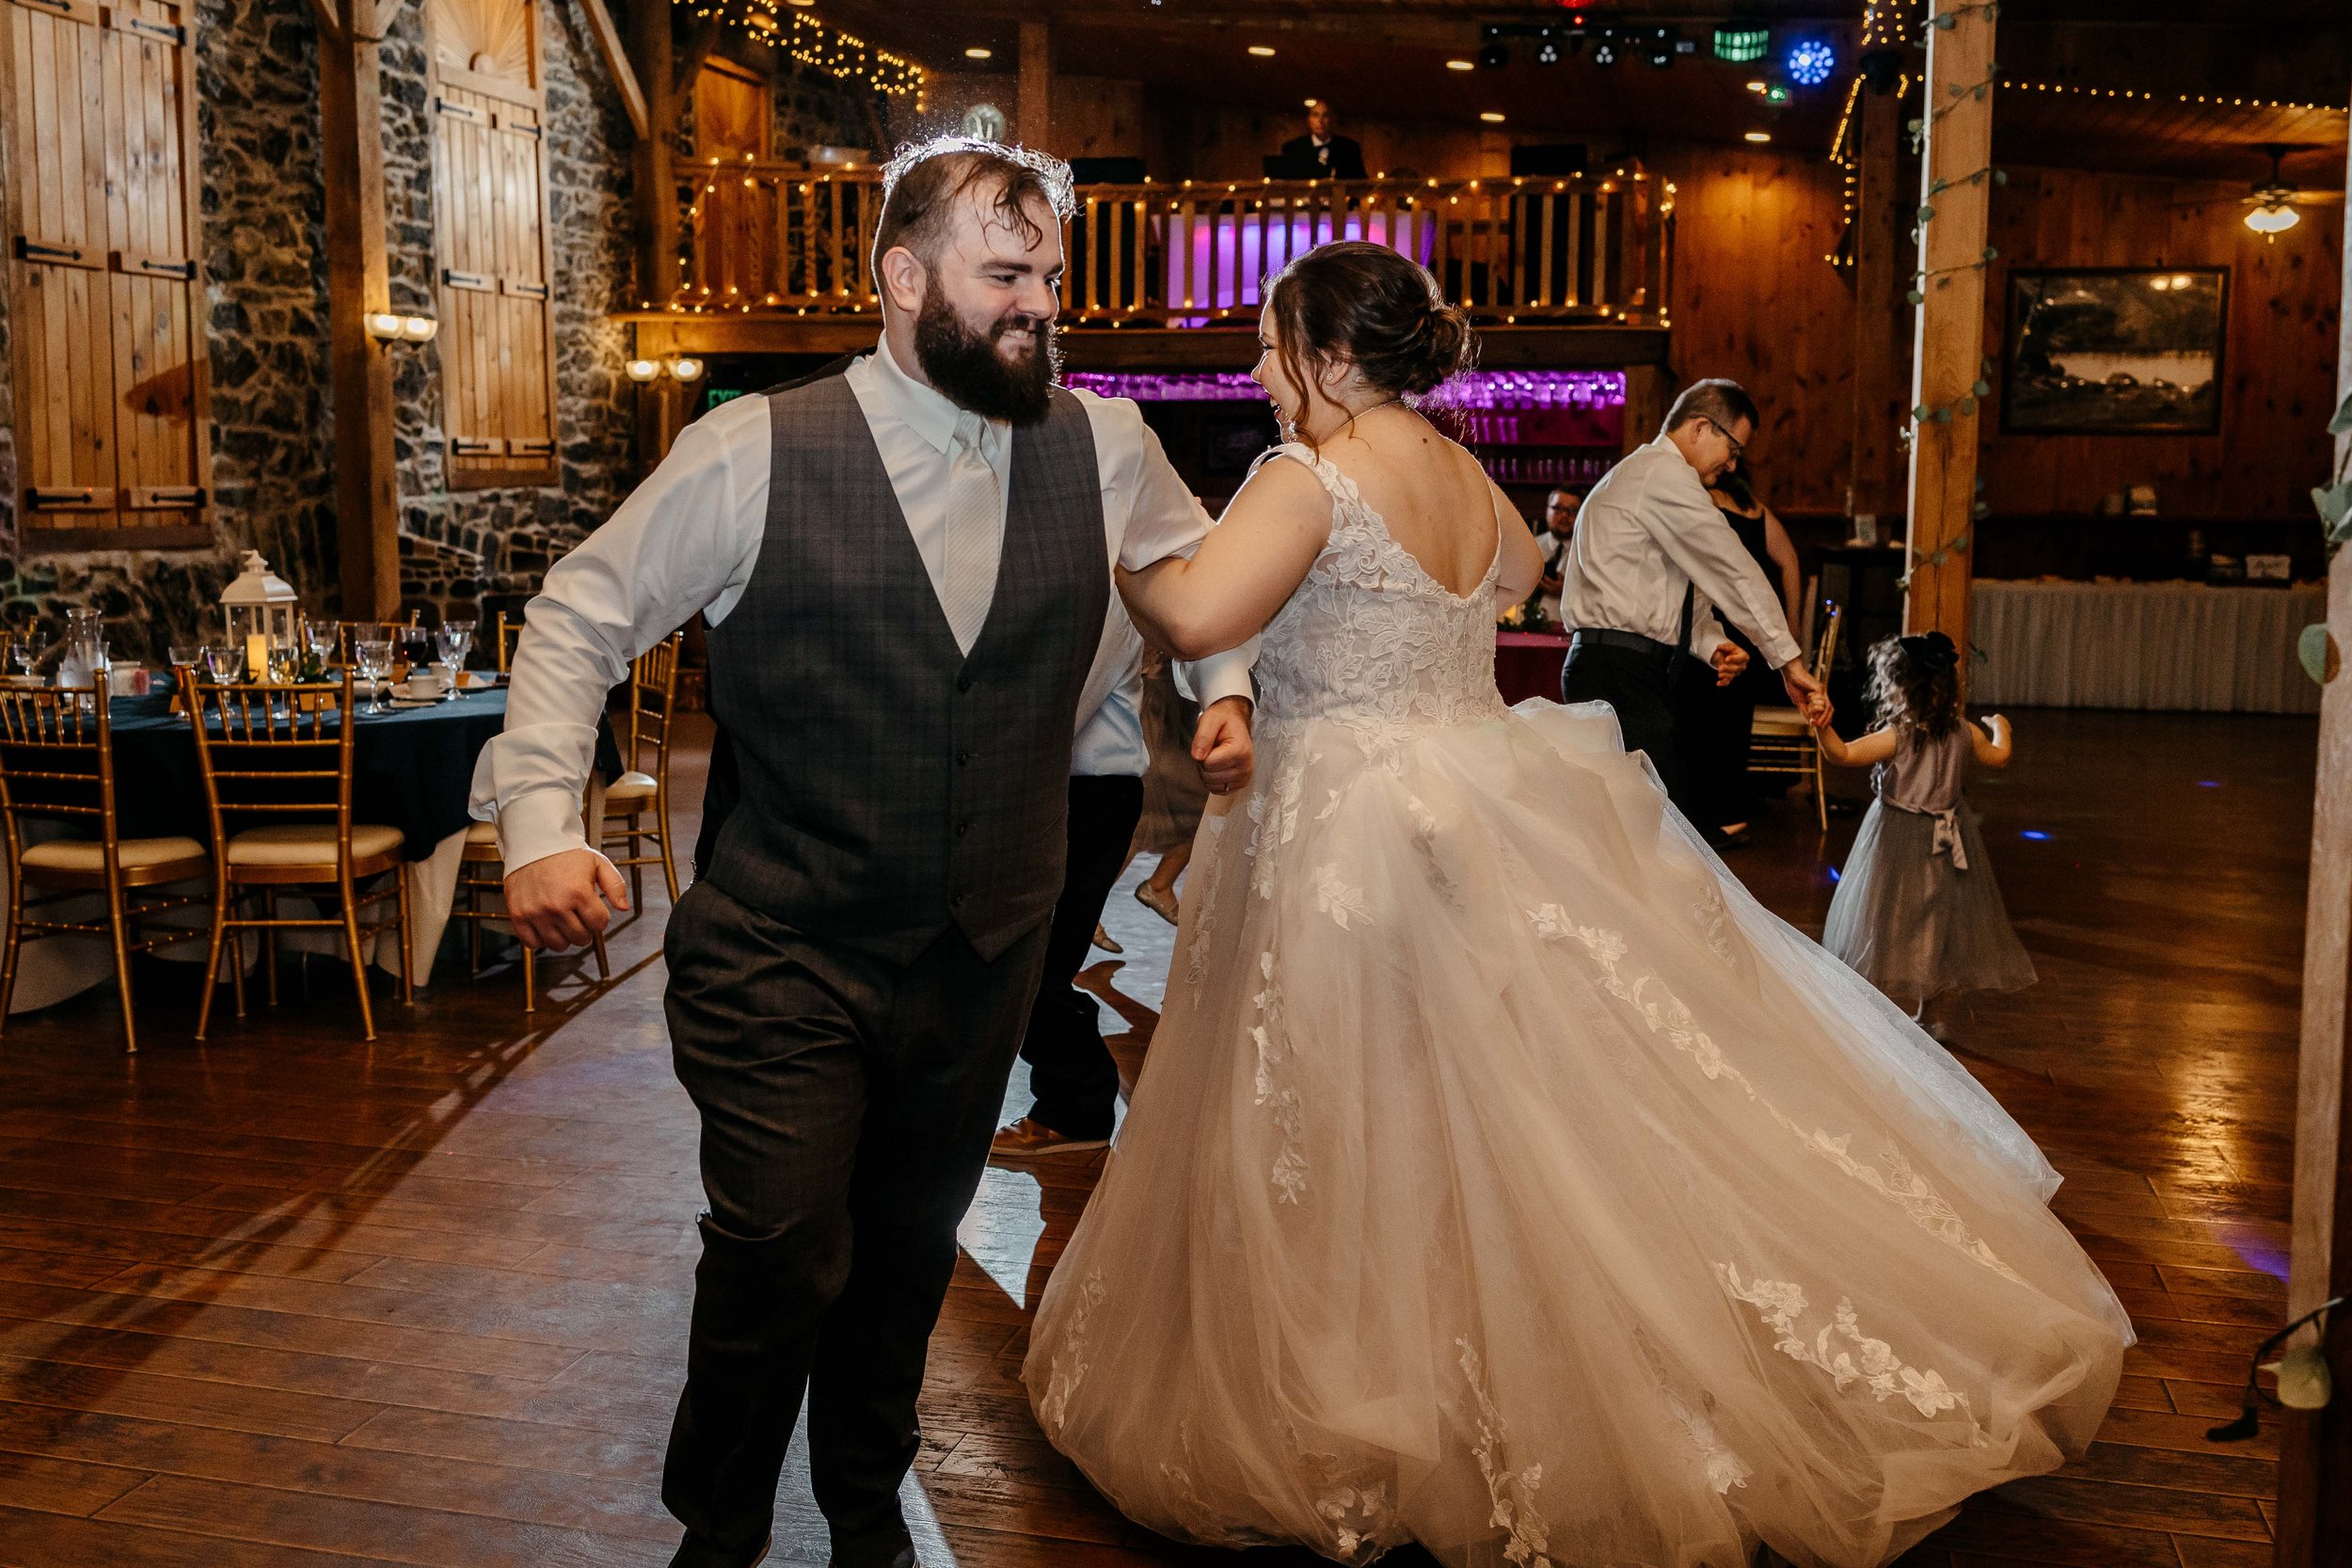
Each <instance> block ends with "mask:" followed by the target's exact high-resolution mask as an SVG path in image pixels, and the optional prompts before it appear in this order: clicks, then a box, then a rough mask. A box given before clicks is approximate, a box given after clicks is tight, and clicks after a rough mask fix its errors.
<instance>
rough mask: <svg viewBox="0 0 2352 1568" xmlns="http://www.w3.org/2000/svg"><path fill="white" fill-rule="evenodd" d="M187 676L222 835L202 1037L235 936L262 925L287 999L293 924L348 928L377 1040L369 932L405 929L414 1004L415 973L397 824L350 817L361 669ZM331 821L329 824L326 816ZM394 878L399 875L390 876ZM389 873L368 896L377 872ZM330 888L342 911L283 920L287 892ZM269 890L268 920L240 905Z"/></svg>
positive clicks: (241, 995) (200, 1018)
mask: <svg viewBox="0 0 2352 1568" xmlns="http://www.w3.org/2000/svg"><path fill="white" fill-rule="evenodd" d="M180 678H181V680H182V681H183V682H184V683H186V689H187V690H188V693H189V704H188V713H189V721H190V722H189V727H190V728H191V729H193V730H194V731H195V732H196V755H197V762H198V765H199V770H200V771H201V772H202V774H203V776H204V802H205V806H206V808H207V809H208V810H209V812H210V814H211V817H212V833H213V875H214V893H213V951H212V958H211V959H210V962H209V963H208V965H207V967H206V970H205V980H204V1000H203V1002H202V1004H201V1005H200V1006H199V1008H198V1010H197V1021H196V1037H197V1038H198V1039H199V1040H200V1039H202V1038H203V1037H204V1031H205V1029H206V1027H207V1026H208V1025H209V1024H210V1022H211V1021H212V1012H213V995H214V992H215V991H216V990H218V989H219V986H220V950H221V944H222V942H224V941H226V940H227V939H228V938H229V937H230V933H232V932H236V931H245V930H256V931H260V932H262V934H263V940H264V941H265V942H267V943H268V944H269V987H270V990H269V996H270V1000H271V1001H272V1002H275V1001H277V1000H278V962H277V938H276V933H277V932H278V931H281V930H289V929H295V928H327V929H333V930H340V931H341V932H342V936H343V942H344V944H345V946H346V947H347V948H348V949H349V952H350V957H351V973H352V977H353V979H354V980H355V981H357V982H358V989H359V1022H360V1027H361V1028H362V1030H363V1031H364V1032H365V1034H366V1037H368V1038H369V1039H373V1038H375V1009H374V1007H373V1004H372V1003H371V1002H370V1000H369V997H368V960H367V953H366V950H365V949H364V948H362V947H361V945H360V942H359V939H360V937H361V936H362V935H366V936H376V935H378V934H380V933H381V932H383V931H384V930H386V929H388V928H391V929H395V930H396V931H397V932H398V936H399V940H400V953H401V965H400V999H401V1001H402V1002H403V1003H409V1002H413V1001H414V1000H415V991H414V990H413V988H412V986H411V983H410V976H409V973H408V972H409V970H410V969H412V968H413V967H414V964H413V963H412V961H411V959H412V957H413V955H412V952H411V949H410V947H409V944H408V878H407V875H406V873H405V867H404V863H403V860H402V855H401V847H402V844H403V842H404V840H403V837H402V834H401V831H400V830H399V829H398V828H391V827H385V826H382V825H380V824H376V823H355V822H353V821H352V819H351V764H352V753H353V749H354V746H355V743H356V732H357V730H358V724H357V722H356V721H355V720H354V717H353V714H354V709H353V707H352V702H351V673H350V671H349V670H345V671H344V672H343V676H342V681H341V682H340V683H336V682H320V683H316V684H310V685H300V686H256V685H252V684H237V685H230V686H199V685H197V684H196V682H195V680H194V672H192V671H186V670H183V671H181V672H180ZM271 817H278V818H286V817H293V818H295V820H291V821H285V820H281V821H279V822H278V823H276V824H274V825H266V826H261V827H252V828H246V829H245V830H243V831H242V832H235V833H231V832H230V831H229V825H230V822H231V821H232V820H234V821H243V820H245V819H246V818H261V819H262V820H263V821H264V822H267V820H268V819H269V818H271ZM322 817H324V818H326V820H323V821H322V820H320V818H322ZM388 874H389V875H388ZM378 877H382V878H386V880H384V881H381V882H378V883H377V884H376V885H375V886H374V887H373V888H371V889H369V890H368V891H366V892H364V893H363V892H361V891H360V889H359V884H360V883H361V882H362V881H365V880H367V879H371V878H378ZM288 887H307V888H314V889H324V888H332V889H333V892H334V896H335V898H336V902H337V905H338V908H337V911H336V913H335V914H333V915H325V916H319V917H315V918H310V919H294V918H281V917H280V916H279V915H278V896H277V895H278V890H279V889H281V888H288ZM248 889H251V890H254V891H257V892H259V893H260V894H261V895H262V914H261V916H260V917H259V918H255V917H251V916H247V915H244V914H242V913H239V912H236V911H239V910H241V909H242V907H243V904H242V900H243V897H244V895H245V893H246V890H248ZM387 901H390V902H392V903H393V904H394V905H395V912H394V913H393V914H392V915H391V916H389V917H386V916H383V915H376V916H373V918H371V919H367V920H362V919H361V918H360V917H359V911H361V910H363V909H366V910H374V909H377V908H380V907H381V906H382V905H383V904H384V903H386V902H387ZM243 959H244V954H243V953H242V952H239V953H237V954H236V955H234V960H235V961H232V962H231V964H230V974H231V976H232V978H233V983H234V985H235V988H236V998H237V1016H238V1017H239V1018H243V1017H245V964H244V961H243Z"/></svg>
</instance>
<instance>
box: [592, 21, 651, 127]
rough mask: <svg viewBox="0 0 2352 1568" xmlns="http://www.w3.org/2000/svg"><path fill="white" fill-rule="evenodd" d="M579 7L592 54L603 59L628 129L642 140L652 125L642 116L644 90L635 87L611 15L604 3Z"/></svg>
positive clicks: (631, 68)
mask: <svg viewBox="0 0 2352 1568" xmlns="http://www.w3.org/2000/svg"><path fill="white" fill-rule="evenodd" d="M580 8H581V9H583V10H585V11H586V12H587V13H588V30H589V31H590V32H591V33H594V34H595V35H596V53H597V54H599V55H603V56H604V68H605V70H607V71H611V72H612V85H613V86H614V87H618V88H619V89H620V92H621V106H622V107H623V108H625V109H627V110H628V126H629V129H630V130H632V131H634V132H636V133H637V139H638V140H639V141H644V139H645V138H646V137H647V136H649V135H653V123H652V121H651V119H649V118H648V117H647V115H646V113H645V89H644V88H643V87H639V86H638V85H637V71H636V69H635V68H634V67H632V66H631V65H630V64H629V63H628V50H626V49H624V48H622V47H621V30H620V29H619V28H618V27H615V26H613V25H612V12H611V11H609V10H607V9H606V8H605V4H604V0H580Z"/></svg>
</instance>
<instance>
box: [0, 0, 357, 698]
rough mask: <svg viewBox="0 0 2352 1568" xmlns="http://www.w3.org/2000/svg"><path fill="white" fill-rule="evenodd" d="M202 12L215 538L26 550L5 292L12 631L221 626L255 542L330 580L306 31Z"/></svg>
mask: <svg viewBox="0 0 2352 1568" xmlns="http://www.w3.org/2000/svg"><path fill="white" fill-rule="evenodd" d="M196 23H197V28H198V32H197V55H196V81H197V92H198V104H197V125H198V135H199V145H200V147H201V150H202V157H203V160H204V162H203V169H204V193H203V208H202V215H203V243H204V252H205V254H204V291H203V296H202V301H201V305H200V309H201V311H202V321H203V326H204V330H205V332H206V335H207V338H208V341H209V342H210V346H211V353H212V381H213V394H212V398H213V407H212V416H213V431H212V439H213V467H212V487H213V490H214V493H215V497H216V504H215V508H214V514H213V516H214V527H215V544H214V546H212V547H211V548H209V549H189V550H108V551H92V552H87V553H75V554H38V555H26V554H24V553H23V552H22V551H21V550H20V548H19V543H18V536H17V515H16V505H17V499H18V496H19V494H20V489H19V483H18V479H17V475H16V472H15V465H14V462H13V456H14V452H13V447H12V444H10V443H12V440H13V426H14V419H15V409H14V406H13V401H12V400H13V391H14V373H13V370H12V367H11V365H10V362H9V359H8V351H9V342H8V322H7V298H6V291H5V290H0V478H4V479H5V480H6V487H5V493H0V620H5V621H6V623H7V624H8V626H9V627H10V628H11V630H12V631H21V630H22V629H23V628H24V626H26V625H27V624H28V623H40V625H41V626H42V628H43V631H44V632H45V634H46V635H48V636H54V635H56V627H57V625H58V624H59V623H60V622H61V620H62V617H63V615H64V613H65V611H66V610H69V609H73V608H76V607H81V606H92V607H95V608H97V609H99V610H102V611H103V612H104V613H105V614H106V616H107V617H108V618H109V620H110V621H112V622H114V623H115V625H114V640H115V642H116V645H117V648H118V650H119V651H123V652H128V653H130V654H132V655H133V656H135V657H143V658H155V657H161V656H162V655H163V653H164V652H165V650H166V648H167V644H168V643H170V642H175V641H188V640H189V639H190V638H191V637H192V636H194V635H195V634H197V633H199V632H201V631H202V630H204V629H205V628H207V627H208V626H212V625H213V624H214V623H215V619H216V613H217V612H216V611H215V610H213V606H214V605H215V602H216V601H217V600H218V598H219V596H220V590H221V588H222V586H223V585H224V584H225V583H227V581H228V580H229V578H230V577H232V576H233V575H235V570H236V568H235V562H236V559H237V554H238V552H239V551H240V550H243V549H245V548H247V547H258V548H260V549H261V550H262V551H263V552H264V553H265V554H267V555H268V556H269V558H270V560H271V562H272V563H273V564H274V565H275V566H276V567H277V568H278V572H279V574H280V575H282V576H283V577H284V578H286V579H287V580H288V581H289V582H292V583H293V584H294V586H295V587H297V588H299V589H302V590H303V591H304V593H305V595H306V597H312V596H314V595H316V594H321V593H324V592H326V590H327V589H328V588H329V587H330V586H331V584H332V583H333V581H334V575H335V555H334V550H335V537H334V526H333V499H332V491H333V482H332V480H331V478H330V476H329V473H328V469H327V466H326V465H327V453H328V452H329V451H331V450H332V446H333V439H334V422H333V415H332V413H331V411H330V409H329V408H328V404H327V389H326V235H325V230H324V229H323V227H322V224H321V220H320V212H321V209H322V204H323V200H324V189H325V187H324V184H323V182H322V179H321V174H320V161H319V121H318V48H317V34H316V31H315V29H314V27H313V25H312V22H311V12H310V8H309V6H308V5H307V4H306V0H198V4H197V8H196Z"/></svg>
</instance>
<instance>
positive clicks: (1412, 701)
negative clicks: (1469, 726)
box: [1257, 442, 1502, 725]
mask: <svg viewBox="0 0 2352 1568" xmlns="http://www.w3.org/2000/svg"><path fill="white" fill-rule="evenodd" d="M1277 456H1287V457H1292V458H1295V459H1296V460H1297V461H1299V462H1301V463H1303V464H1305V465H1306V466H1307V467H1308V468H1309V469H1311V471H1312V472H1313V474H1314V476H1315V477H1316V478H1317V479H1318V480H1320V481H1322V483H1323V487H1324V489H1325V490H1326V491H1327V492H1328V493H1329V494H1330V497H1331V538H1330V541H1329V543H1327V544H1326V545H1325V546H1324V547H1323V553H1322V554H1321V555H1319V556H1317V557H1316V558H1315V562H1314V565H1313V566H1311V568H1309V570H1308V572H1307V577H1306V580H1304V581H1303V582H1301V583H1300V584H1299V585H1298V589H1297V592H1295V593H1294V594H1292V595H1291V596H1290V600H1289V602H1288V603H1286V604H1284V605H1283V606H1282V608H1281V609H1280V610H1279V611H1277V612H1276V614H1275V616H1274V619H1273V620H1271V621H1269V622H1267V623H1266V628H1265V633H1264V641H1263V644H1262V646H1261V651H1260V653H1259V656H1258V672H1257V673H1258V707H1259V713H1260V715H1261V718H1262V719H1263V721H1271V722H1276V723H1279V722H1280V721H1284V720H1299V719H1336V720H1340V721H1357V722H1369V723H1371V724H1374V725H1389V724H1432V723H1435V724H1458V723H1462V722H1466V721H1477V720H1481V719H1486V718H1489V717H1492V716H1493V715H1495V714H1498V713H1500V712H1502V697H1501V696H1500V695H1499V694H1498V693H1497V692H1496V690H1495V616H1494V588H1495V578H1496V576H1497V575H1498V574H1499V573H1500V572H1501V571H1502V550H1501V549H1500V548H1498V549H1497V550H1496V552H1495V559H1494V562H1493V563H1492V564H1491V565H1489V566H1488V567H1487V568H1486V576H1485V577H1484V578H1480V579H1479V581H1478V584H1477V586H1475V587H1474V588H1472V589H1471V590H1470V593H1469V594H1462V595H1456V594H1452V593H1449V592H1448V591H1447V589H1446V587H1445V585H1444V584H1442V583H1440V582H1438V580H1437V579H1436V578H1432V577H1431V576H1430V575H1429V573H1428V572H1427V570H1426V569H1424V568H1423V567H1422V564H1421V562H1418V561H1416V560H1415V559H1414V558H1413V556H1412V553H1411V552H1410V551H1408V550H1406V548H1405V546H1402V545H1400V544H1398V543H1397V542H1396V540H1395V539H1394V538H1393V537H1391V534H1390V532H1389V527H1388V524H1387V522H1385V521H1384V520H1383V519H1382V518H1381V515H1380V514H1379V513H1377V512H1375V511H1374V510H1373V509H1372V508H1371V507H1370V506H1367V505H1366V504H1365V503H1364V498H1363V496H1362V494H1361V493H1360V492H1359V491H1358V489H1357V488H1356V482H1355V481H1354V480H1352V479H1350V478H1348V477H1347V476H1346V475H1345V474H1343V473H1342V472H1341V471H1340V470H1339V469H1338V468H1337V467H1334V466H1333V465H1332V464H1331V463H1330V462H1329V461H1328V460H1327V459H1325V458H1323V457H1321V456H1319V455H1317V454H1316V453H1315V451H1313V450H1312V449H1311V448H1309V447H1307V446H1304V445H1301V444H1299V443H1297V442H1290V443H1286V444H1285V445H1282V446H1279V447H1276V448H1275V449H1273V451H1269V452H1267V453H1266V454H1265V455H1264V456H1263V457H1261V458H1260V459H1259V460H1258V461H1259V462H1261V463H1263V462H1267V461H1269V460H1270V459H1272V458H1274V457H1277ZM1500 538H1501V534H1500V524H1499V523H1498V527H1497V541H1498V544H1500Z"/></svg>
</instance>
